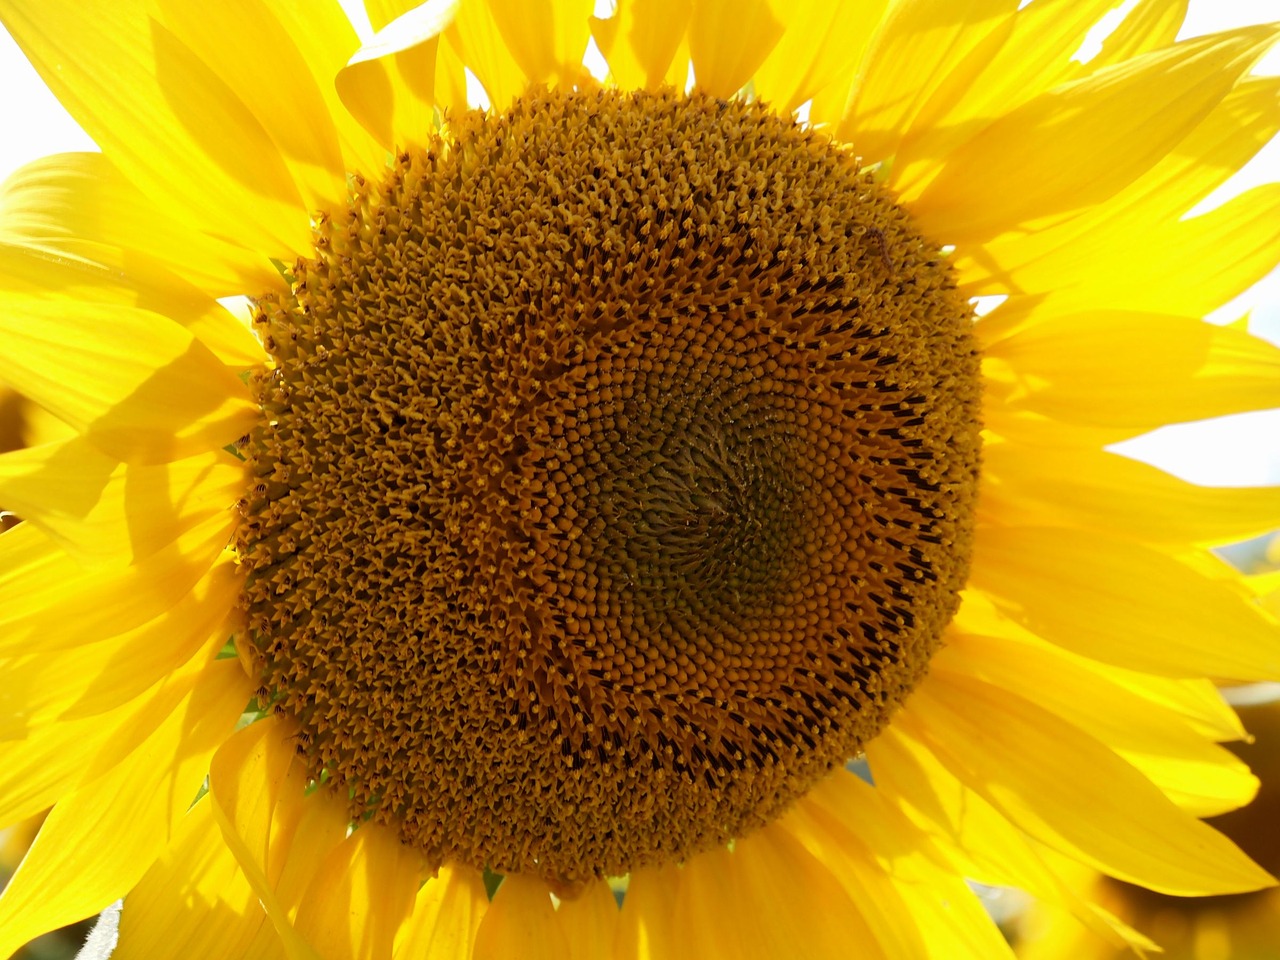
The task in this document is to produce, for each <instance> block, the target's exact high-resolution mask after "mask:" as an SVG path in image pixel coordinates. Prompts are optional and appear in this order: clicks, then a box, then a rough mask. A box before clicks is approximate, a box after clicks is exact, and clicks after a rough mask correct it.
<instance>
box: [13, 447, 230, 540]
mask: <svg viewBox="0 0 1280 960" xmlns="http://www.w3.org/2000/svg"><path fill="white" fill-rule="evenodd" d="M247 489H248V482H247V479H246V476H245V471H244V465H243V464H242V463H241V462H240V461H238V460H236V459H235V458H234V457H232V456H231V455H230V454H227V453H224V452H223V451H221V450H218V451H214V452H212V453H206V454H202V455H200V456H197V457H189V458H187V459H185V460H177V461H174V462H173V463H166V464H159V465H139V464H122V463H120V462H119V461H118V460H115V459H113V458H111V457H108V456H106V455H105V454H103V453H101V452H99V451H98V450H97V449H96V448H95V447H93V446H92V445H90V444H89V443H88V441H86V440H84V439H83V438H81V437H74V438H72V439H71V440H64V441H61V442H57V443H52V444H47V445H45V446H42V447H29V448H26V449H23V450H13V451H10V452H9V453H6V454H0V503H3V504H4V505H5V508H6V509H8V510H12V511H13V512H14V513H16V514H18V515H19V516H21V517H22V518H23V519H25V520H27V521H30V522H31V523H33V524H35V525H36V526H38V527H39V528H40V529H42V530H43V531H44V532H45V533H47V534H48V535H49V536H50V537H51V538H52V539H53V540H54V541H55V542H57V543H58V544H59V545H60V546H62V547H63V548H64V549H66V550H67V551H68V552H69V553H71V554H72V555H73V556H75V557H76V558H77V559H78V560H80V561H81V562H82V563H85V564H87V565H89V564H107V563H114V564H128V563H132V562H135V561H139V560H143V559H145V558H147V557H148V556H150V555H151V554H153V553H155V552H156V550H158V549H160V548H161V547H163V546H165V545H166V544H169V543H172V542H173V541H174V540H176V539H177V538H178V537H180V536H181V535H182V534H184V533H186V532H187V531H189V530H190V529H192V528H193V527H195V526H197V525H198V524H200V523H203V522H204V521H206V520H209V519H210V518H212V517H216V516H219V515H221V516H226V515H227V514H228V513H229V512H230V510H231V507H232V505H233V504H234V503H235V501H236V499H237V498H238V497H239V496H240V495H241V494H242V493H243V492H244V491H245V490H247Z"/></svg>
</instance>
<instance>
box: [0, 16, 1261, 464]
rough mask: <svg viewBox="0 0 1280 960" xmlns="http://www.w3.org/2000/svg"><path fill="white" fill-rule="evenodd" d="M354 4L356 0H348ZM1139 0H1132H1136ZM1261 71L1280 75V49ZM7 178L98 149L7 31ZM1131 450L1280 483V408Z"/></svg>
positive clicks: (1192, 32)
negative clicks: (25, 167)
mask: <svg viewBox="0 0 1280 960" xmlns="http://www.w3.org/2000/svg"><path fill="white" fill-rule="evenodd" d="M343 2H344V5H349V4H350V3H352V2H353V0H343ZM1130 2H1133V0H1130ZM1277 16H1280V3H1278V2H1277V0H1191V5H1190V12H1189V15H1188V17H1187V22H1186V25H1185V27H1184V29H1183V33H1182V35H1183V36H1197V35H1200V34H1204V33H1211V32H1213V31H1215V30H1223V29H1228V28H1231V27H1237V26H1241V25H1244V24H1249V23H1260V22H1264V21H1268V20H1274V19H1276V18H1277ZM1256 72H1258V73H1272V74H1276V73H1280V48H1277V49H1276V50H1273V51H1272V53H1271V55H1270V56H1268V57H1267V58H1266V60H1264V61H1263V63H1262V64H1260V65H1259V67H1258V69H1257V71H1256ZM0 90H3V91H4V94H5V95H4V98H3V102H0V130H4V131H5V136H4V137H3V138H0V179H2V178H4V177H6V176H8V174H9V173H10V172H11V171H13V170H15V169H16V168H17V167H19V166H21V165H22V164H24V163H26V162H28V161H30V160H33V159H35V158H37V157H40V156H43V155H45V154H49V153H57V152H60V151H66V150H93V149H96V147H95V146H94V144H93V141H91V140H90V139H89V138H88V136H86V135H85V134H84V132H83V131H81V130H80V128H79V127H77V126H76V124H75V122H74V121H73V120H72V119H71V118H70V117H69V116H68V115H67V112H66V111H65V110H64V109H63V108H62V106H61V105H60V104H59V103H58V102H57V100H55V99H54V97H53V95H52V94H50V93H49V91H48V90H47V89H46V88H45V87H44V85H43V84H42V83H41V82H40V79H39V77H37V76H36V73H35V71H34V70H33V69H32V68H31V66H30V65H29V64H28V63H27V62H26V60H25V59H24V58H23V56H22V54H21V53H20V52H19V50H18V48H17V46H16V45H15V44H14V43H13V41H12V40H11V39H10V38H9V36H8V34H7V33H5V32H4V31H2V30H0ZM1269 181H1280V139H1278V140H1276V141H1275V142H1273V143H1271V144H1270V145H1269V146H1268V147H1267V148H1265V149H1264V150H1263V151H1262V152H1261V153H1260V154H1259V155H1258V156H1257V157H1256V158H1255V159H1254V161H1253V162H1252V163H1250V164H1249V166H1248V167H1246V168H1245V169H1244V170H1243V171H1241V173H1240V174H1239V175H1238V176H1237V177H1236V178H1235V179H1234V181H1233V182H1232V183H1230V184H1228V187H1227V192H1225V193H1224V195H1223V196H1222V197H1220V199H1225V198H1226V197H1227V196H1230V195H1234V194H1235V193H1238V192H1240V191H1241V190H1243V189H1246V188H1247V187H1250V186H1254V185H1256V184H1259V183H1264V182H1269ZM1246 312H1250V329H1251V330H1253V331H1254V332H1256V333H1258V334H1259V335H1261V336H1265V337H1267V338H1269V339H1271V340H1273V341H1275V342H1277V343H1280V271H1277V272H1276V273H1274V274H1272V276H1271V277H1270V278H1268V279H1267V280H1265V281H1263V282H1262V283H1260V284H1258V286H1257V287H1255V288H1254V289H1253V290H1251V291H1249V292H1248V293H1246V294H1245V295H1244V296H1243V297H1241V298H1240V299H1239V300H1237V301H1236V302H1235V303H1233V304H1230V305H1229V306H1228V307H1226V308H1224V309H1223V310H1221V311H1219V312H1218V313H1217V314H1215V316H1214V317H1213V318H1211V319H1215V320H1218V321H1220V322H1229V321H1231V320H1236V319H1238V318H1239V317H1241V316H1242V315H1244V314H1245V313H1246ZM1123 449H1124V451H1125V452H1126V453H1129V454H1130V455H1132V456H1136V457H1139V458H1141V459H1144V460H1149V461H1151V462H1153V463H1156V464H1158V465H1160V466H1162V467H1164V468H1165V469H1167V470H1171V471H1173V472H1174V473H1177V474H1179V475H1180V476H1183V477H1185V478H1186V479H1188V480H1193V481H1195V482H1198V483H1205V484H1212V485H1237V484H1257V483H1267V482H1280V411H1274V412H1264V413H1256V414H1246V415H1243V416H1239V417H1229V418H1223V419H1222V420H1216V421H1206V422H1204V423H1198V424H1187V425H1181V426H1178V427H1170V428H1165V429H1164V430H1160V431H1156V432H1155V433H1154V434H1149V435H1148V436H1146V437H1142V438H1139V439H1138V440H1136V441H1131V442H1129V443H1128V444H1126V445H1125V446H1124V448H1123Z"/></svg>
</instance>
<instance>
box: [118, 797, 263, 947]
mask: <svg viewBox="0 0 1280 960" xmlns="http://www.w3.org/2000/svg"><path fill="white" fill-rule="evenodd" d="M266 919H267V917H266V914H264V913H263V912H262V908H261V907H260V906H259V905H258V898H257V896H256V895H255V894H254V892H253V890H252V888H251V887H250V886H249V884H248V883H247V882H246V881H245V879H244V874H243V873H242V872H241V870H240V865H239V864H238V863H236V859H235V857H233V856H232V855H231V851H230V850H228V849H227V845H226V844H225V843H223V841H222V833H221V831H219V830H218V825H217V823H215V822H214V819H213V803H212V801H211V800H209V799H208V797H204V798H202V799H201V800H199V801H198V802H197V803H196V804H195V805H194V806H192V808H191V809H190V810H188V811H187V813H186V815H185V816H184V817H183V818H182V820H181V821H179V823H178V826H177V832H176V834H175V836H174V839H173V842H172V843H171V844H170V845H169V848H168V849H167V850H166V851H165V852H164V853H163V854H161V856H160V857H159V859H157V860H156V862H155V863H154V864H152V866H151V869H150V870H148V871H147V872H146V874H145V875H144V876H143V877H142V879H141V880H139V881H138V883H137V885H135V886H134V888H133V889H132V890H130V891H129V894H128V896H126V897H125V899H124V909H123V910H121V912H120V931H119V934H120V939H119V942H118V943H117V944H116V948H115V950H113V951H112V953H111V956H112V960H225V958H227V957H249V956H252V957H254V958H255V960H284V958H285V953H284V947H283V945H281V944H279V943H278V941H277V945H276V949H275V950H269V951H267V952H263V951H262V950H261V947H259V952H256V953H250V948H251V947H252V946H253V945H254V943H255V941H257V939H258V934H259V932H260V931H261V930H262V927H263V926H264V924H265V921H266Z"/></svg>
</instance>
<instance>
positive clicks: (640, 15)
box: [591, 0, 691, 90]
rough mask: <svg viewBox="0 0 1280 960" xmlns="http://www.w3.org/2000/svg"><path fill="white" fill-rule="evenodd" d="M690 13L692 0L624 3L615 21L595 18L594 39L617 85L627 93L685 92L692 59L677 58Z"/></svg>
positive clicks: (631, 0)
mask: <svg viewBox="0 0 1280 960" xmlns="http://www.w3.org/2000/svg"><path fill="white" fill-rule="evenodd" d="M690 12H691V7H690V5H689V3H688V2H687V0H618V9H617V12H616V13H615V14H614V15H613V16H612V17H609V18H607V19H600V18H598V17H592V18H591V34H592V36H594V37H595V40H596V45H597V46H598V47H599V48H600V52H601V54H603V56H604V58H605V60H606V61H608V63H609V73H610V74H611V75H612V76H613V80H614V82H615V83H616V84H617V85H618V86H619V87H622V88H623V89H624V90H625V89H634V88H638V87H645V88H647V89H650V90H653V89H656V88H658V87H660V86H662V85H663V84H664V83H674V84H675V85H676V86H678V87H680V88H683V86H684V78H685V75H686V74H687V73H688V57H687V56H685V57H677V56H676V53H677V51H679V50H680V47H681V44H683V43H684V42H685V33H686V31H687V29H688V26H689V14H690ZM673 72H674V73H678V74H679V76H675V77H673V76H672V73H673Z"/></svg>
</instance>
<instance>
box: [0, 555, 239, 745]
mask: <svg viewBox="0 0 1280 960" xmlns="http://www.w3.org/2000/svg"><path fill="white" fill-rule="evenodd" d="M240 579H241V577H240V576H239V575H238V574H237V572H236V571H235V569H234V568H233V567H232V566H231V565H230V564H223V565H221V566H220V567H218V568H216V569H215V570H214V571H213V572H212V573H211V574H210V576H208V577H206V578H205V579H204V580H203V582H202V583H200V584H197V586H196V588H195V589H193V590H192V591H191V592H190V593H188V594H187V595H186V596H185V597H183V598H182V599H181V600H180V601H178V603H177V605H176V606H174V607H173V609H171V610H168V611H166V612H165V614H164V615H163V616H161V617H158V618H156V619H155V620H152V621H151V622H149V623H146V624H144V625H143V626H141V627H139V628H138V629H136V630H131V631H129V632H128V633H126V634H124V635H122V636H120V637H112V638H110V639H108V640H102V641H100V642H98V643H93V644H87V645H85V646H81V647H76V648H75V649H73V650H70V651H62V652H53V651H41V652H40V653H38V654H36V655H34V656H29V657H24V658H21V659H19V660H16V661H9V662H5V663H4V674H5V685H4V689H3V690H2V691H0V739H6V740H7V739H13V738H16V737H21V736H24V735H27V734H29V732H30V731H31V730H32V729H33V728H39V727H41V726H45V725H47V724H48V723H49V722H50V721H51V720H53V719H56V718H67V719H75V718H78V717H85V716H92V715H93V714H96V713H104V712H106V711H108V710H112V709H114V708H115V707H117V706H119V705H121V704H122V703H124V702H125V701H127V700H130V699H132V698H134V697H136V696H138V695H140V694H141V693H143V692H144V691H145V690H146V689H147V688H148V687H150V686H152V685H153V684H155V683H156V682H158V681H159V680H161V679H162V678H163V677H165V676H167V675H168V674H170V673H172V672H173V671H174V670H177V669H178V668H179V667H181V666H182V665H183V664H184V663H186V662H187V661H188V660H190V659H191V658H192V657H196V656H199V655H200V652H201V651H202V650H204V654H203V659H204V660H206V661H208V660H211V659H213V656H214V654H216V653H217V652H218V650H219V649H221V648H222V646H223V645H224V644H225V643H226V640H227V637H228V635H229V630H228V628H227V620H228V617H229V616H230V615H231V614H232V611H233V610H234V609H235V606H234V605H235V599H236V594H237V592H238V590H239V585H240Z"/></svg>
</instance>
